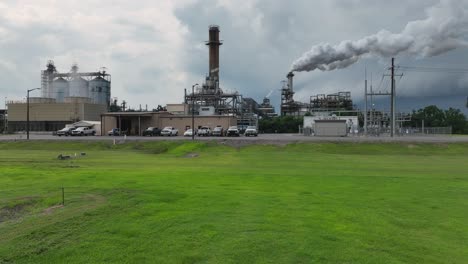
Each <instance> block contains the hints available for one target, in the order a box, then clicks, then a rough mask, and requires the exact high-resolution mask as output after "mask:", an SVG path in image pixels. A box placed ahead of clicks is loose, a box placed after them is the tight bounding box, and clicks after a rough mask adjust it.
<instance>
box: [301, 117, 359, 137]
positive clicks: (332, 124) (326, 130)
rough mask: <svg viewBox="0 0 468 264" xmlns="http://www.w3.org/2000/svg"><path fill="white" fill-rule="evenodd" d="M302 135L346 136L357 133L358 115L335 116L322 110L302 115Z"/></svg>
mask: <svg viewBox="0 0 468 264" xmlns="http://www.w3.org/2000/svg"><path fill="white" fill-rule="evenodd" d="M303 122H304V124H303V129H304V135H306V136H312V135H314V136H346V135H348V134H358V133H359V119H358V116H357V115H355V116H343V115H342V116H337V115H335V114H331V113H327V112H322V113H320V114H315V115H312V116H304V121H303Z"/></svg>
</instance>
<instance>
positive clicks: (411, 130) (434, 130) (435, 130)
mask: <svg viewBox="0 0 468 264" xmlns="http://www.w3.org/2000/svg"><path fill="white" fill-rule="evenodd" d="M399 134H401V135H451V134H452V127H425V128H421V127H403V128H401V129H399Z"/></svg>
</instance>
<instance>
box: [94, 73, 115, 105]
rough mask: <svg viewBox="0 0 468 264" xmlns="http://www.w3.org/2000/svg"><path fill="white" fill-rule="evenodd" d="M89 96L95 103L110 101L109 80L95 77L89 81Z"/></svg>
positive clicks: (107, 102)
mask: <svg viewBox="0 0 468 264" xmlns="http://www.w3.org/2000/svg"><path fill="white" fill-rule="evenodd" d="M89 97H91V98H92V100H93V103H95V104H106V105H109V103H110V82H109V81H107V80H106V79H104V78H102V77H96V78H94V79H93V80H91V81H90V82H89Z"/></svg>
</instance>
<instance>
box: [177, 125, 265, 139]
mask: <svg viewBox="0 0 468 264" xmlns="http://www.w3.org/2000/svg"><path fill="white" fill-rule="evenodd" d="M192 133H193V131H192V129H188V130H187V131H185V133H184V136H192ZM241 134H242V133H241V131H240V129H239V128H238V127H237V126H230V127H229V128H228V129H227V130H224V128H223V127H221V126H217V127H215V128H213V130H211V128H210V127H206V126H204V127H201V128H199V129H198V130H196V131H195V135H197V136H199V137H210V136H213V137H225V136H226V137H239V136H240V135H241ZM244 135H245V136H246V137H248V136H255V137H256V136H258V131H257V128H256V127H254V126H249V127H247V129H246V130H245V131H244Z"/></svg>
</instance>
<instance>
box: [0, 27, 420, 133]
mask: <svg viewBox="0 0 468 264" xmlns="http://www.w3.org/2000/svg"><path fill="white" fill-rule="evenodd" d="M205 44H206V46H208V72H207V75H206V76H205V77H204V80H203V81H202V82H200V83H201V84H198V83H197V84H194V85H191V89H190V88H189V89H184V97H183V99H182V100H181V101H180V103H169V104H167V105H166V106H164V107H163V106H158V108H157V109H153V110H148V106H146V107H145V109H144V110H143V109H142V108H141V105H140V109H139V110H134V109H131V108H127V104H126V102H125V101H122V106H118V105H117V100H116V98H114V99H112V100H111V75H110V74H109V73H108V72H107V70H106V68H101V70H100V71H96V72H80V71H79V67H78V65H77V64H73V65H72V66H71V68H70V70H69V71H68V72H59V71H58V70H57V68H56V66H55V63H54V62H53V61H52V60H50V61H48V62H47V64H46V68H45V70H43V71H41V79H40V82H41V86H40V88H35V89H30V90H28V91H27V92H28V93H27V98H26V101H8V111H6V110H4V111H3V112H1V113H0V114H1V120H2V127H3V128H4V129H3V130H8V131H9V132H17V131H26V130H27V131H29V130H31V131H57V130H59V129H62V128H64V127H65V126H70V125H71V124H92V125H93V126H96V125H97V124H99V129H96V131H103V132H105V131H114V129H115V130H116V131H120V132H122V133H125V134H126V135H142V134H143V131H144V130H145V128H147V127H157V128H162V127H166V126H168V127H169V126H170V127H173V128H174V129H176V130H178V131H186V130H189V129H194V130H197V129H198V128H200V127H211V128H214V127H224V128H227V127H229V126H237V127H238V128H239V130H240V131H243V130H245V129H246V128H247V127H249V126H254V127H258V123H259V119H261V118H271V117H275V116H278V114H277V113H276V112H275V107H274V106H273V105H272V103H271V100H270V98H269V97H270V96H271V94H272V93H273V92H274V90H275V89H273V90H271V91H270V93H269V94H268V95H267V96H265V97H264V98H263V101H262V103H258V102H257V101H256V100H255V99H253V98H250V97H247V96H244V95H242V94H240V93H239V92H237V91H230V92H227V90H226V89H223V88H222V82H221V80H222V78H221V74H220V73H221V67H220V60H219V59H220V47H221V46H222V45H223V42H222V41H221V40H220V27H219V26H217V25H210V26H209V27H208V40H207V41H206V42H205ZM308 56H309V55H308V54H306V55H304V58H301V59H299V60H297V61H296V62H295V63H294V64H293V67H292V70H291V72H289V73H288V74H287V75H286V80H284V81H283V85H282V87H281V89H280V91H281V101H280V110H279V115H280V116H294V117H304V119H303V120H304V123H303V127H302V131H303V133H304V134H305V135H325V136H326V135H328V136H346V135H349V134H359V133H362V132H363V133H364V134H366V135H368V134H370V135H380V134H383V133H388V134H390V135H391V136H393V135H394V134H395V133H398V129H401V128H402V127H403V126H404V123H405V122H408V121H410V120H411V115H409V114H404V113H398V112H396V109H395V98H396V94H395V81H394V80H395V76H398V75H397V74H395V65H394V60H393V59H392V66H391V67H390V68H389V69H390V70H391V75H388V76H391V78H392V82H391V83H392V87H391V91H390V92H386V91H384V92H382V91H378V92H376V91H374V90H373V89H372V86H371V87H370V90H368V88H367V80H366V82H365V88H364V99H365V100H364V101H365V107H364V110H363V111H361V110H360V109H359V108H358V107H356V106H355V105H354V103H353V99H352V97H351V92H349V91H340V92H336V93H332V94H315V95H311V96H310V97H309V100H308V102H301V101H297V100H295V99H294V95H295V91H294V76H295V75H294V73H296V72H301V71H309V70H314V69H324V70H327V69H330V70H331V69H333V67H332V66H333V65H334V64H333V60H334V58H331V62H330V63H331V64H330V65H331V66H330V65H328V66H327V65H322V64H320V61H315V60H313V58H312V59H311V58H309V57H308ZM328 67H331V68H328ZM36 89H37V90H39V89H40V93H41V96H40V97H29V92H31V91H33V90H36ZM376 96H388V97H389V98H390V106H391V109H390V111H384V110H379V109H375V107H374V104H373V98H375V97H376ZM369 100H370V104H369V105H368V103H369ZM6 117H8V120H6V119H7V118H6ZM361 128H362V129H361ZM299 130H301V128H299ZM400 133H401V131H400Z"/></svg>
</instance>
